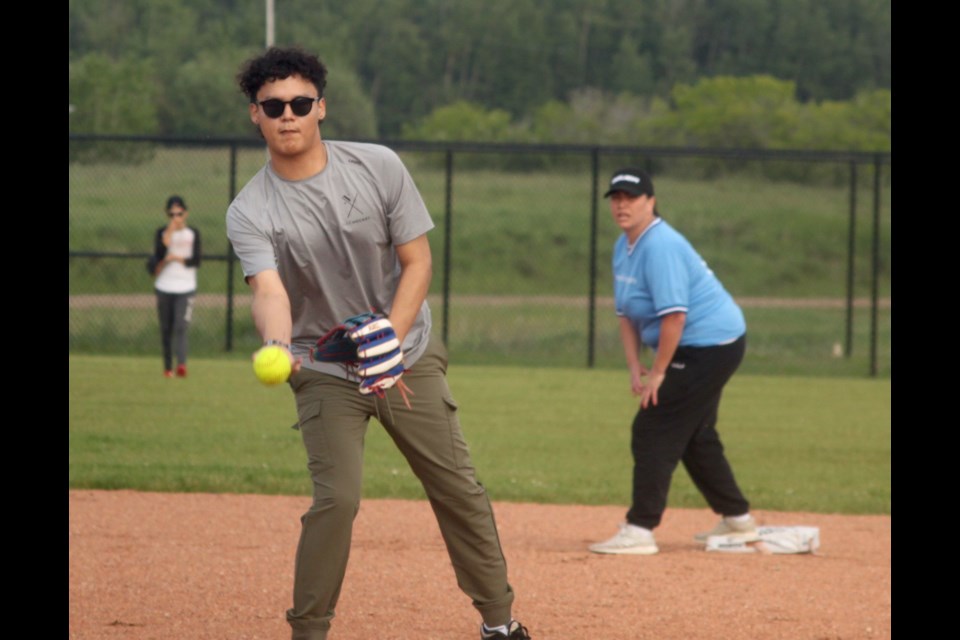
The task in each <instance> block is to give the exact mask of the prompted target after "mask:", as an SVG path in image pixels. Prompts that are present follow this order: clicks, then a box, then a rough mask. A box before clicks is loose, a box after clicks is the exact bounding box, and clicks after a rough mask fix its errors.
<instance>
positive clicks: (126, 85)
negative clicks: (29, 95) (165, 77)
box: [69, 53, 158, 162]
mask: <svg viewBox="0 0 960 640" xmlns="http://www.w3.org/2000/svg"><path fill="white" fill-rule="evenodd" d="M152 75H153V74H152V66H151V64H150V63H149V62H145V61H141V60H131V59H124V60H120V61H118V62H114V61H112V60H110V59H109V58H108V57H107V56H105V55H103V54H98V53H91V54H88V55H86V56H83V57H82V58H80V59H78V60H76V61H73V62H71V63H70V71H69V76H70V79H69V84H70V88H69V91H70V96H69V98H70V126H69V128H70V132H71V133H106V134H111V133H113V134H151V133H156V131H157V129H158V122H157V112H156V106H155V105H156V85H155V84H154V83H153V82H152ZM145 155H149V150H148V148H147V147H144V146H142V145H110V144H103V145H100V144H89V143H85V144H79V143H78V144H71V146H70V161H71V162H74V161H95V160H98V159H109V160H116V161H136V160H138V159H141V158H143V157H145Z"/></svg>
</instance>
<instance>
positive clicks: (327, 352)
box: [310, 312, 412, 408]
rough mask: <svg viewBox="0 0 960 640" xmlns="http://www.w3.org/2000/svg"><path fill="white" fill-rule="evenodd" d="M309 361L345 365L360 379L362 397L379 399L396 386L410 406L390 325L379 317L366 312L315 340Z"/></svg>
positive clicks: (387, 320)
mask: <svg viewBox="0 0 960 640" xmlns="http://www.w3.org/2000/svg"><path fill="white" fill-rule="evenodd" d="M310 360H311V361H320V362H340V363H343V364H345V365H346V366H347V367H349V368H350V369H351V370H353V371H354V372H355V373H356V375H357V376H358V377H359V378H360V393H362V394H363V395H369V394H371V393H373V394H376V395H377V396H378V397H381V398H382V397H384V391H386V390H387V389H389V388H391V387H393V386H394V385H397V384H398V383H399V386H398V388H399V389H400V393H401V395H402V396H403V400H404V403H405V404H406V405H407V407H408V408H409V406H410V402H409V400H408V399H407V393H408V392H410V390H409V388H408V387H407V386H406V385H404V384H403V382H401V380H400V378H401V377H403V374H404V372H405V371H406V368H405V367H404V364H403V351H402V349H401V348H400V341H399V340H398V339H397V334H396V331H394V329H393V324H391V322H390V320H389V318H387V317H386V316H384V315H383V314H380V313H375V312H367V313H361V314H359V315H355V316H352V317H350V318H347V319H346V320H344V321H343V322H342V323H341V324H339V325H337V326H336V327H334V328H333V329H331V330H330V331H328V332H327V333H326V334H325V335H324V336H323V337H321V338H320V339H319V340H317V344H316V345H315V346H314V347H313V348H312V349H310ZM410 393H412V392H410Z"/></svg>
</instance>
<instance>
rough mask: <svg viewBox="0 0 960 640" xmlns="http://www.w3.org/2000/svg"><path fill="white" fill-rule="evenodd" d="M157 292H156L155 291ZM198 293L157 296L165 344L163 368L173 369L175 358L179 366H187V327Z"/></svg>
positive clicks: (158, 315) (158, 312) (160, 292)
mask: <svg viewBox="0 0 960 640" xmlns="http://www.w3.org/2000/svg"><path fill="white" fill-rule="evenodd" d="M155 291H156V290H155ZM195 293H196V292H194V291H191V292H190V293H164V292H163V291H156V294H157V317H158V318H159V320H160V341H161V343H162V344H163V368H164V370H165V371H171V370H172V369H173V356H174V354H176V356H177V364H187V327H188V326H189V325H190V319H191V316H193V298H194V295H195Z"/></svg>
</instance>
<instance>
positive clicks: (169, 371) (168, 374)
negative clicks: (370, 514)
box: [163, 369, 173, 378]
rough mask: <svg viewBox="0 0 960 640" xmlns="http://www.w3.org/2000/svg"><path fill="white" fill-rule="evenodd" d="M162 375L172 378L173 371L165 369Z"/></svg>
mask: <svg viewBox="0 0 960 640" xmlns="http://www.w3.org/2000/svg"><path fill="white" fill-rule="evenodd" d="M163 377H164V378H172V377H173V371H171V370H170V369H167V370H166V371H164V372H163Z"/></svg>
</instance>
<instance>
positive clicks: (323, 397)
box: [287, 338, 514, 640]
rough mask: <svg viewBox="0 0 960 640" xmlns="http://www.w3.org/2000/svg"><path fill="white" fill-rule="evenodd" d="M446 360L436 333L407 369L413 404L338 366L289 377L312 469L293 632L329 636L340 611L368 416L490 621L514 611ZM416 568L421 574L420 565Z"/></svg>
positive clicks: (319, 638)
mask: <svg viewBox="0 0 960 640" xmlns="http://www.w3.org/2000/svg"><path fill="white" fill-rule="evenodd" d="M446 369H447V352H446V348H445V347H444V346H443V344H442V342H441V341H439V340H437V339H436V338H431V340H430V344H429V346H428V347H427V350H426V351H425V352H424V354H423V355H422V356H421V357H420V359H419V360H418V361H417V362H416V364H415V365H414V366H413V367H411V368H410V370H409V371H407V372H406V373H405V374H404V376H403V378H402V380H403V382H404V383H406V385H407V386H408V387H409V388H410V390H411V391H413V394H414V395H411V396H410V405H411V407H412V409H407V407H406V406H405V405H404V404H403V399H402V398H401V396H400V393H399V391H398V390H397V389H396V388H393V389H390V390H388V391H387V398H386V399H385V400H382V399H378V398H377V397H376V396H374V395H369V396H364V395H361V394H360V392H359V391H358V389H357V383H356V382H353V381H348V380H344V379H342V378H338V377H336V376H331V375H328V374H323V373H318V372H316V371H312V370H308V369H301V371H300V372H299V373H297V374H295V375H294V376H292V377H291V379H290V386H291V387H292V388H293V391H294V394H295V398H296V403H297V412H298V415H299V428H300V432H301V435H302V437H303V444H304V446H305V447H306V451H307V466H308V468H309V470H310V475H311V477H312V479H313V504H312V505H311V507H310V509H309V510H308V511H307V512H306V513H305V514H303V516H302V517H301V525H302V528H301V533H300V543H299V546H298V548H297V555H296V567H295V573H294V586H293V607H292V608H291V609H289V610H288V611H287V621H288V622H289V623H290V626H291V627H292V630H293V636H292V638H293V640H324V639H325V638H326V637H327V631H328V630H329V628H330V621H331V620H332V619H333V617H334V609H335V607H336V604H337V598H338V597H339V595H340V587H341V585H342V583H343V579H344V575H345V572H346V568H347V558H348V556H349V554H350V540H351V533H352V531H353V520H354V517H355V516H356V515H357V511H358V510H359V508H360V493H361V491H360V487H361V479H362V471H363V439H364V434H365V433H366V429H367V424H368V423H369V420H370V418H371V417H376V418H378V420H379V421H380V422H381V423H382V424H383V426H384V428H385V429H386V430H387V433H388V434H389V435H390V437H391V438H392V439H393V441H394V442H395V443H396V445H397V448H398V449H399V450H400V451H401V453H402V454H403V456H404V457H405V458H406V459H407V462H408V463H409V464H410V468H411V469H412V470H413V472H414V474H416V476H417V478H419V479H420V482H421V483H422V484H423V488H424V490H425V491H426V494H427V497H428V499H429V501H430V506H431V507H432V509H433V512H434V514H435V515H436V518H437V523H438V524H439V526H440V532H441V534H442V536H443V539H444V542H445V543H446V546H447V552H448V554H449V556H450V560H451V562H452V564H453V569H454V572H455V573H456V576H457V583H458V585H459V586H460V588H461V589H462V590H463V592H464V593H466V594H467V595H468V596H469V597H470V598H471V599H472V601H473V605H474V607H476V609H477V610H478V611H479V612H480V615H481V617H482V618H483V621H484V622H486V623H487V624H488V625H500V624H506V623H507V622H508V621H509V620H510V616H511V605H512V603H513V598H514V594H513V589H512V588H511V587H510V584H509V583H508V582H507V566H506V561H505V560H504V557H503V551H502V549H501V547H500V538H499V535H498V534H497V527H496V523H495V522H494V517H493V510H492V508H491V506H490V501H489V499H488V497H487V494H486V491H485V490H484V488H483V486H482V485H480V483H479V482H477V480H476V478H475V471H474V468H473V465H472V463H471V461H470V454H469V452H468V450H467V444H466V442H465V440H464V438H463V434H462V433H461V430H460V422H459V419H458V417H457V404H456V402H455V401H454V399H453V396H452V395H451V393H450V389H449V387H448V386H447V380H446ZM388 405H389V406H388ZM409 570H410V575H411V577H413V576H416V575H417V571H418V568H417V567H409ZM411 581H413V580H411Z"/></svg>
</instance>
